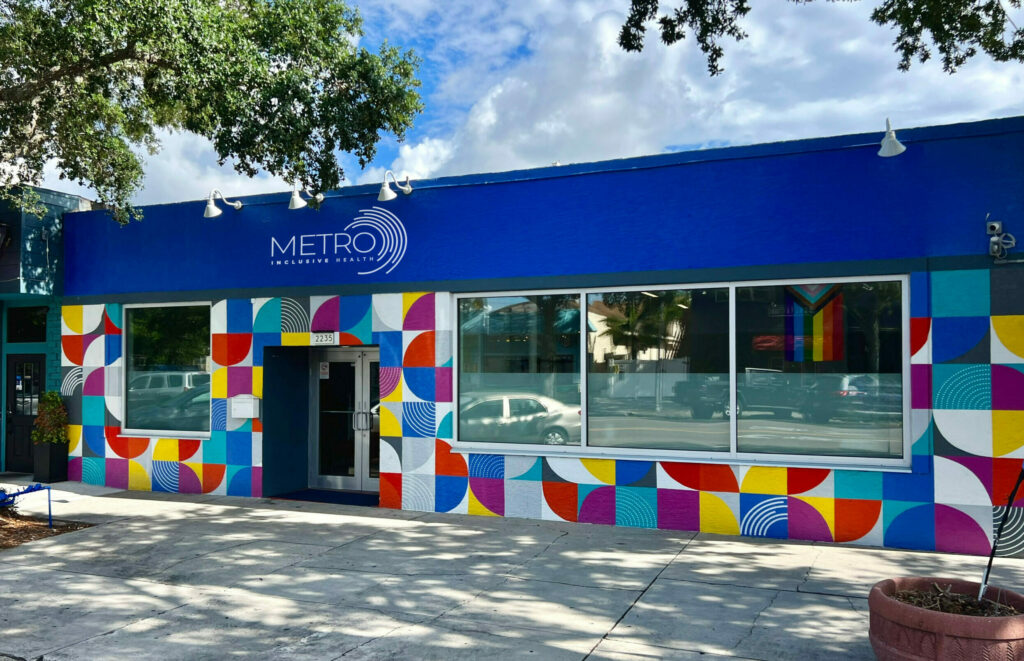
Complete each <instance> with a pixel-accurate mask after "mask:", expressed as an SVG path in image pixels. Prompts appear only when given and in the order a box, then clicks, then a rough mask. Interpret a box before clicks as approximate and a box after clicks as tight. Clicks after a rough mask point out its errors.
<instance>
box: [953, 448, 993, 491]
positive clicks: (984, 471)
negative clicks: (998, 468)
mask: <svg viewBox="0 0 1024 661" xmlns="http://www.w3.org/2000/svg"><path fill="white" fill-rule="evenodd" d="M946 459H949V460H950V461H955V462H956V463H958V464H960V465H961V466H963V467H964V468H966V469H967V470H969V471H971V472H972V473H974V476H975V477H977V478H978V481H979V482H981V483H982V484H983V485H985V490H986V491H988V495H989V498H991V497H992V485H993V484H994V482H995V481H994V480H993V478H992V471H993V468H992V457H976V456H973V455H970V456H967V455H965V456H963V457H946Z"/></svg>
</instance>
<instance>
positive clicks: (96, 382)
mask: <svg viewBox="0 0 1024 661" xmlns="http://www.w3.org/2000/svg"><path fill="white" fill-rule="evenodd" d="M103 390H104V388H103V368H102V367H97V368H96V369H94V370H93V371H91V372H89V376H87V377H85V384H84V385H83V386H82V394H83V395H97V396H99V397H102V396H103V395H104V394H106V393H104V391H103Z"/></svg>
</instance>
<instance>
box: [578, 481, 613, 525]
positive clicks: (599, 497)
mask: <svg viewBox="0 0 1024 661" xmlns="http://www.w3.org/2000/svg"><path fill="white" fill-rule="evenodd" d="M579 522H580V523H603V524H605V525H608V526H614V525H615V487H598V488H596V489H594V490H593V491H591V492H590V493H588V494H587V496H586V497H585V498H584V499H583V502H582V503H580V515H579Z"/></svg>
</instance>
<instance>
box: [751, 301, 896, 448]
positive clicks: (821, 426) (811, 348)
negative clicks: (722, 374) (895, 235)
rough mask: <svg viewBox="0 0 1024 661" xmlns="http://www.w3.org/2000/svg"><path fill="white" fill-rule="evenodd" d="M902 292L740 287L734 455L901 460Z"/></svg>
mask: <svg viewBox="0 0 1024 661" xmlns="http://www.w3.org/2000/svg"><path fill="white" fill-rule="evenodd" d="M901 289H902V287H901V283H900V282H852V283H851V282H847V283H816V284H799V285H789V286H786V285H770V286H761V287H739V288H737V289H736V369H737V374H736V388H737V390H736V396H737V407H738V408H739V417H738V419H737V423H738V431H737V449H738V451H739V452H763V453H787V454H812V455H833V456H845V457H881V458H896V457H900V456H902V453H903V387H904V384H903V376H902V374H903V330H902V329H903V325H902V309H903V304H902V296H903V292H902V291H901Z"/></svg>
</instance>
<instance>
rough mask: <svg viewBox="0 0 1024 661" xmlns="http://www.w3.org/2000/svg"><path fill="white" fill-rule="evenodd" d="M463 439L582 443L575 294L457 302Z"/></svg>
mask: <svg viewBox="0 0 1024 661" xmlns="http://www.w3.org/2000/svg"><path fill="white" fill-rule="evenodd" d="M458 332H459V356H458V369H459V375H458V376H459V440H460V441H463V442H489V443H527V444H546V445H579V444H580V435H581V434H580V427H581V425H580V407H579V404H580V386H579V381H580V368H581V363H580V306H579V296H577V295H575V294H553V295H541V296H492V297H480V298H464V299H460V300H459V331H458Z"/></svg>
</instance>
